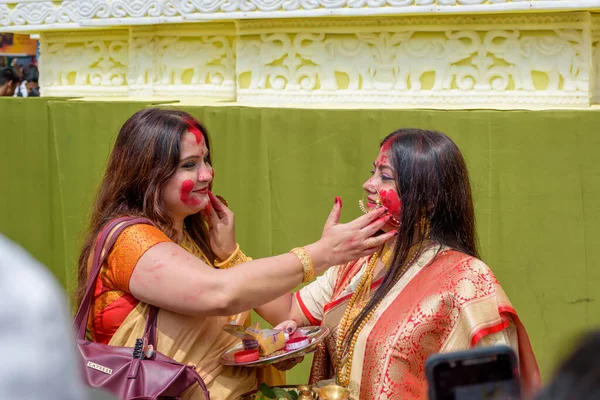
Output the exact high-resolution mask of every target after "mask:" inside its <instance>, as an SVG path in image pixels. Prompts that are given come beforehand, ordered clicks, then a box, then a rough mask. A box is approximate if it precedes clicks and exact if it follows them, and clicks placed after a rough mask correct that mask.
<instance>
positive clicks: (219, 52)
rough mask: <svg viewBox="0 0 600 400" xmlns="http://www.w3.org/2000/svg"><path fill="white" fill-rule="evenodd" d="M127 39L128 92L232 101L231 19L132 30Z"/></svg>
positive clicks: (232, 29) (232, 28)
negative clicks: (128, 57)
mask: <svg viewBox="0 0 600 400" xmlns="http://www.w3.org/2000/svg"><path fill="white" fill-rule="evenodd" d="M218 33H220V34H218ZM130 41H131V64H130V68H129V82H130V84H129V95H131V96H145V97H152V96H181V97H191V96H195V97H210V98H215V99H221V100H235V51H234V49H235V26H234V25H233V24H232V23H229V24H210V25H206V24H202V25H182V26H160V27H157V28H132V29H131V37H130Z"/></svg>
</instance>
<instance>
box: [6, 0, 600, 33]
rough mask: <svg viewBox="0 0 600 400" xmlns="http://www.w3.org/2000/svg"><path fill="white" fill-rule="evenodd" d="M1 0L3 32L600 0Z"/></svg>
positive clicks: (598, 2) (521, 7) (593, 4)
mask: <svg viewBox="0 0 600 400" xmlns="http://www.w3.org/2000/svg"><path fill="white" fill-rule="evenodd" d="M5 3H6V2H3V3H2V4H0V30H5V31H6V30H13V31H28V30H38V29H44V30H45V29H65V28H71V27H72V28H80V27H82V26H88V25H94V26H114V25H118V26H123V25H127V24H132V25H139V24H140V23H146V24H153V25H155V24H166V23H177V22H181V21H182V20H194V19H196V20H199V19H210V20H232V19H246V18H249V17H251V18H255V19H271V18H276V19H277V18H286V17H298V18H305V17H316V16H334V15H335V16H355V17H356V16H367V15H368V16H374V15H392V14H395V15H400V14H407V15H409V14H410V15H415V14H419V13H422V14H425V13H426V14H430V13H431V12H436V13H448V14H453V13H456V12H461V13H472V12H476V13H481V12H508V11H521V12H530V11H536V10H540V11H549V10H553V11H559V10H585V9H593V8H598V7H600V0H63V1H51V0H40V1H35V2H31V1H25V0H13V1H10V2H9V3H11V5H10V6H9V5H7V4H5ZM248 13H252V15H249V14H248ZM144 21H145V22H144Z"/></svg>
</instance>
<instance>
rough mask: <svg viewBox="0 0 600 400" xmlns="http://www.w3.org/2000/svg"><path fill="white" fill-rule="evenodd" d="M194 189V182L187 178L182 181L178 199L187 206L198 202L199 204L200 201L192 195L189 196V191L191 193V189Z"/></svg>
mask: <svg viewBox="0 0 600 400" xmlns="http://www.w3.org/2000/svg"><path fill="white" fill-rule="evenodd" d="M193 189H194V182H192V181H191V180H190V179H188V180H187V181H184V182H183V183H182V184H181V193H180V199H181V201H182V202H183V203H184V204H186V205H188V206H192V207H193V206H197V205H198V204H200V201H199V200H198V199H196V198H194V197H190V193H192V190H193Z"/></svg>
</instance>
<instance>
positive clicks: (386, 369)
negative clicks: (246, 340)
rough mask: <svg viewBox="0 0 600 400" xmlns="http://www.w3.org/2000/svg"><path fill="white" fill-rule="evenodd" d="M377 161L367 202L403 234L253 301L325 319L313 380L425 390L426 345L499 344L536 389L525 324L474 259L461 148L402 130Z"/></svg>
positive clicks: (410, 395)
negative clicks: (294, 288)
mask: <svg viewBox="0 0 600 400" xmlns="http://www.w3.org/2000/svg"><path fill="white" fill-rule="evenodd" d="M373 165H374V169H373V171H372V176H371V177H370V178H369V179H368V180H367V181H366V182H365V184H364V185H363V189H364V190H365V193H366V197H367V202H366V204H364V203H362V202H361V209H363V211H364V212H369V211H371V210H373V209H376V208H378V207H381V206H383V207H386V208H387V209H388V210H389V212H390V214H391V215H392V218H391V219H390V222H388V224H387V225H386V227H385V228H384V231H390V230H394V229H395V230H396V231H397V232H398V235H397V236H396V238H395V239H391V240H390V241H388V242H387V243H386V244H385V245H384V246H383V247H382V248H380V249H379V250H378V251H377V252H376V253H375V254H373V255H372V256H369V257H364V258H361V259H359V260H356V261H353V262H350V263H348V264H345V265H340V266H338V267H335V268H331V269H329V270H328V271H327V272H325V274H324V275H322V276H320V277H319V278H318V279H317V280H316V281H315V282H313V283H312V284H310V285H308V286H305V287H304V288H302V289H301V290H300V291H298V292H297V293H295V294H294V295H291V294H288V295H286V296H283V297H282V298H280V299H278V300H275V301H273V302H271V303H269V304H267V305H265V306H263V307H261V308H259V309H257V311H258V312H259V313H260V314H261V315H262V316H263V317H265V318H266V319H268V320H269V321H271V322H273V323H277V322H281V321H284V320H293V321H295V322H297V323H298V325H321V324H322V325H326V326H328V327H329V328H330V329H331V330H332V332H333V333H332V335H330V337H329V338H328V339H327V340H326V342H325V345H324V346H322V347H321V348H319V350H318V351H317V353H316V354H315V357H314V361H313V366H312V369H311V377H310V382H311V383H316V382H319V381H323V380H328V379H334V380H335V381H336V382H337V383H338V384H341V385H343V386H345V387H348V388H349V389H350V391H351V396H352V398H355V399H365V400H366V399H420V398H427V382H426V378H425V360H426V359H427V358H428V357H429V356H430V355H432V354H434V353H438V352H451V351H459V350H466V349H469V348H473V347H478V346H491V345H496V344H504V345H508V346H511V347H512V348H513V349H514V350H515V352H516V353H517V355H518V357H519V363H520V375H521V379H522V382H523V386H524V389H525V392H526V393H531V392H533V391H534V390H536V389H537V388H538V387H539V385H540V377H539V370H538V366H537V362H536V359H535V356H534V354H533V351H532V349H531V344H530V342H529V338H528V336H527V332H526V331H525V328H524V327H523V324H522V323H521V321H520V320H519V317H518V316H517V313H516V311H515V310H514V308H513V306H512V305H511V303H510V301H509V300H508V297H507V296H506V294H505V293H504V291H503V290H502V288H501V287H500V285H499V283H498V281H497V279H496V277H495V276H494V274H493V273H492V271H491V270H490V268H489V267H488V266H487V265H486V264H485V263H483V262H482V261H481V260H479V259H478V252H477V246H476V235H475V223H474V215H473V202H472V198H471V188H470V184H469V179H468V172H467V168H466V164H465V161H464V159H463V157H462V155H461V153H460V150H459V149H458V147H457V146H456V145H455V144H454V142H452V140H450V138H448V137H447V136H446V135H444V134H442V133H439V132H431V131H425V130H419V129H402V130H399V131H396V132H394V133H392V134H390V135H389V136H387V137H386V138H385V139H384V141H383V142H382V145H381V148H380V152H379V155H378V157H377V160H376V161H375V162H374V164H373ZM286 325H292V326H293V325H295V323H292V322H289V321H285V322H281V323H280V326H282V327H285V326H286Z"/></svg>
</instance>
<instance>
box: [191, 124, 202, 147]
mask: <svg viewBox="0 0 600 400" xmlns="http://www.w3.org/2000/svg"><path fill="white" fill-rule="evenodd" d="M188 131H190V133H191V134H193V135H194V136H196V144H200V143H202V142H203V141H204V136H203V135H202V132H201V131H200V129H198V127H197V126H196V125H194V124H192V123H191V122H188Z"/></svg>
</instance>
